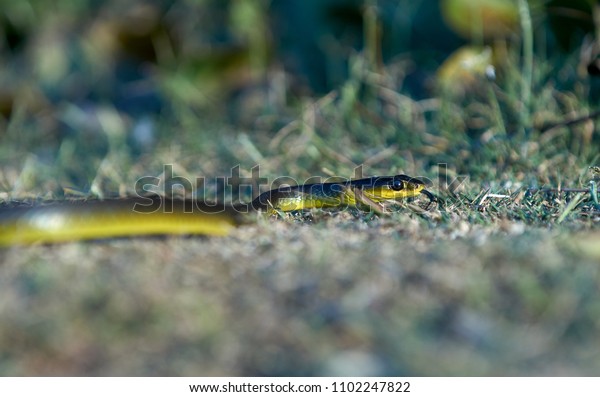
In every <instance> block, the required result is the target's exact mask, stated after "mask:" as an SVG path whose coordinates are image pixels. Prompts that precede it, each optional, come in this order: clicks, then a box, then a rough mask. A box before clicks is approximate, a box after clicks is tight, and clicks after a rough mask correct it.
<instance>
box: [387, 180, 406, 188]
mask: <svg viewBox="0 0 600 397" xmlns="http://www.w3.org/2000/svg"><path fill="white" fill-rule="evenodd" d="M390 187H391V188H392V189H393V190H396V191H399V190H402V189H404V182H402V181H401V180H400V179H394V181H393V182H392V184H391V186H390Z"/></svg>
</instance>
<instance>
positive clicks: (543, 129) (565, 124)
mask: <svg viewBox="0 0 600 397" xmlns="http://www.w3.org/2000/svg"><path fill="white" fill-rule="evenodd" d="M598 116H600V110H596V111H595V112H592V113H590V114H588V115H586V116H581V117H576V118H574V119H568V120H562V121H559V122H557V123H551V124H546V125H545V126H542V127H541V128H540V132H541V133H545V132H548V131H550V130H553V129H554V128H558V127H569V126H572V125H575V124H579V123H583V122H585V121H588V120H593V119H595V118H596V117H598Z"/></svg>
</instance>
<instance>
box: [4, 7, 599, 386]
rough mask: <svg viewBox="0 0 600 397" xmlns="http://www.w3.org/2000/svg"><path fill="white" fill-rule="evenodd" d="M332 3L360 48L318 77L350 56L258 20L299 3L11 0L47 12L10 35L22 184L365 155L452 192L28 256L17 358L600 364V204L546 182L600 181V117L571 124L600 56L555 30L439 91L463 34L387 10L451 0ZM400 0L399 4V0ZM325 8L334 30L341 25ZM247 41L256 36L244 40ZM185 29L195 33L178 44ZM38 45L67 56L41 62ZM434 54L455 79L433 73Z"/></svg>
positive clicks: (384, 168) (348, 161) (93, 368)
mask: <svg viewBox="0 0 600 397" xmlns="http://www.w3.org/2000/svg"><path fill="white" fill-rule="evenodd" d="M308 3H310V4H309V5H308V6H306V7H308V8H307V9H304V11H305V12H306V14H307V15H334V16H335V15H338V16H339V19H337V21H338V23H339V24H338V25H336V26H339V28H338V29H341V32H342V33H340V34H341V35H340V36H336V35H333V36H328V35H327V34H324V36H323V37H325V38H327V37H329V38H330V39H331V37H333V38H336V40H337V41H336V40H334V41H333V42H332V41H325V42H326V43H328V46H329V47H326V48H329V49H331V48H337V49H339V50H340V51H341V50H343V51H342V52H343V55H339V54H337V55H336V53H335V52H333V53H332V54H333V55H332V58H331V59H329V58H327V59H321V58H317V57H314V58H312V57H313V56H314V54H313V53H311V52H306V53H304V52H302V51H300V50H298V51H299V52H298V53H296V56H305V57H306V58H307V59H315V62H318V63H323V62H324V63H325V64H328V65H329V67H330V68H331V70H339V69H340V68H342V69H344V75H343V78H339V77H338V78H337V79H336V78H333V79H332V81H334V82H336V84H335V85H333V86H328V85H327V84H324V85H323V84H321V85H319V84H316V85H314V86H313V85H311V83H310V82H311V81H312V80H315V79H316V80H317V81H318V80H321V81H328V80H330V78H331V76H330V75H327V76H329V77H327V76H326V75H318V76H317V77H315V76H313V77H311V76H309V75H305V74H303V73H302V72H297V73H293V72H292V71H290V70H289V68H288V66H287V65H286V66H281V64H283V63H284V61H283V55H282V53H280V52H278V51H280V50H278V43H279V42H278V41H277V39H278V36H277V34H278V33H279V32H281V34H282V35H283V36H282V37H288V36H285V35H284V33H285V32H284V31H283V30H281V31H279V30H277V28H276V27H277V24H276V23H275V24H274V25H273V26H275V27H272V25H269V24H264V25H261V26H264V30H263V29H258V30H252V29H250V27H252V26H255V25H256V24H258V23H260V21H265V20H268V18H270V17H273V18H275V17H274V16H272V15H271V14H270V13H273V15H276V14H275V11H273V9H270V8H268V7H267V5H266V4H267V3H263V2H242V1H240V2H210V1H207V2H175V3H156V4H151V5H150V6H144V5H143V4H142V3H135V4H134V6H131V7H130V8H128V7H125V8H122V7H124V6H122V5H120V3H114V4H113V3H106V5H104V6H98V5H97V4H96V3H95V2H89V3H87V2H64V3H60V4H62V8H61V12H60V13H55V14H54V15H55V16H54V17H52V18H49V17H45V15H47V14H48V13H49V10H48V9H47V7H49V6H48V5H47V3H42V2H39V3H38V2H22V3H19V4H21V5H19V6H17V5H14V6H13V7H15V8H10V7H9V8H7V9H6V11H5V14H3V15H4V16H3V18H4V19H7V18H8V19H9V20H11V21H13V22H11V23H13V25H15V23H16V22H14V21H15V20H17V21H18V20H19V19H18V18H17V19H15V18H14V16H13V17H12V19H11V18H9V17H10V15H9V14H10V13H11V12H13V13H14V12H17V11H14V10H15V9H16V8H18V7H25V11H21V12H22V13H17V14H18V15H25V16H28V18H29V19H28V18H25V19H23V20H21V25H19V24H16V25H15V26H13V27H14V29H13V30H14V31H15V32H16V33H19V32H22V33H20V34H21V36H19V34H16V33H15V35H16V36H15V37H16V38H19V37H22V40H21V41H19V40H16V39H12V41H10V40H9V41H6V42H5V43H4V44H3V45H4V47H2V51H5V53H10V54H12V55H13V56H12V57H10V58H9V61H7V64H5V65H3V66H5V67H3V69H2V76H0V78H2V79H3V80H4V81H12V82H13V85H12V86H10V85H7V87H15V89H14V90H13V91H11V90H8V89H6V90H3V92H2V94H3V95H5V96H4V97H5V98H9V99H10V101H9V102H10V107H9V110H6V111H5V112H4V114H5V115H6V117H5V119H4V120H3V121H2V129H1V134H2V135H1V136H0V139H1V142H2V144H1V145H0V199H1V200H3V201H11V200H27V199H31V198H62V197H64V195H65V193H64V191H63V189H64V188H66V187H73V188H75V189H79V190H81V191H82V194H84V195H95V196H118V195H121V196H123V195H130V194H133V187H134V185H135V181H136V180H137V179H138V178H140V177H141V176H145V175H153V176H159V177H160V176H161V173H162V172H163V167H164V165H165V164H173V165H174V171H175V173H176V174H177V175H178V176H185V177H188V178H189V179H190V180H195V178H196V177H198V176H204V177H207V178H208V179H209V182H210V178H211V177H217V176H228V175H229V174H230V172H231V169H232V167H235V166H237V165H239V166H240V170H241V171H242V174H243V175H247V176H250V175H251V168H252V167H253V166H255V165H260V169H261V176H264V177H268V178H269V179H270V180H274V179H275V178H277V177H279V176H290V177H292V178H294V179H295V180H298V181H303V180H305V179H307V178H309V177H314V176H323V177H328V176H332V175H337V176H342V177H350V176H353V175H354V174H355V172H356V169H357V167H362V168H361V169H362V172H363V173H364V175H387V174H396V173H407V174H410V175H415V176H417V175H418V176H423V177H427V178H429V179H431V180H433V182H434V187H433V191H434V192H435V193H436V194H438V195H439V197H440V198H441V200H442V202H443V203H444V205H443V207H441V208H440V209H437V210H432V211H429V212H425V213H423V212H422V211H419V210H418V209H417V208H416V207H412V206H409V205H406V204H400V205H398V206H397V208H396V209H397V211H396V212H394V213H392V214H391V215H388V216H379V215H376V214H372V213H361V212H359V211H352V210H350V211H346V212H336V211H313V212H310V213H308V214H291V215H286V216H283V217H279V218H277V219H269V218H267V217H264V216H256V217H255V218H256V219H255V221H256V222H253V223H251V224H250V225H247V226H243V227H240V228H239V229H238V230H236V232H235V233H234V234H233V235H232V236H230V237H227V238H211V237H206V238H179V237H167V238H158V239H131V240H111V241H102V242H91V243H72V244H64V245H57V246H34V247H13V248H7V249H3V250H2V251H1V252H0V254H1V255H0V295H1V297H0V302H2V303H1V306H0V335H1V336H0V373H1V374H3V375H190V376H193V375H342V374H363V375H364V374H366V375H594V374H597V373H598V362H597V360H596V359H595V357H596V356H597V354H598V351H599V350H600V344H599V343H598V341H597V338H596V335H597V333H598V330H599V324H598V320H597V319H598V318H599V317H598V310H599V302H600V300H599V299H598V298H599V296H598V291H597V288H596V287H597V285H598V282H599V280H598V270H597V263H598V259H600V253H599V251H598V249H597V248H596V247H597V241H598V238H599V237H600V235H599V234H598V226H597V225H598V219H599V212H598V208H597V207H598V205H597V204H596V203H594V202H593V200H592V198H591V197H590V196H589V195H588V194H583V195H582V196H580V198H581V202H580V203H578V205H576V206H574V205H573V203H574V202H573V201H572V200H574V199H575V197H574V195H572V194H567V193H552V192H550V193H547V194H546V193H538V194H534V195H527V194H526V192H525V189H527V188H528V187H556V188H558V187H573V188H587V187H588V186H589V185H588V182H589V181H590V180H593V179H594V176H593V175H591V174H589V172H588V167H589V166H592V165H595V164H597V161H598V150H597V148H598V128H597V124H596V122H595V120H594V119H589V120H587V121H585V122H582V123H578V124H574V125H568V126H567V125H561V124H560V123H561V122H562V121H564V120H565V119H567V118H573V117H577V116H584V115H586V114H590V113H592V112H593V111H594V110H595V109H597V108H598V104H597V102H596V99H594V95H593V94H594V88H593V87H594V86H595V85H594V84H597V82H596V81H595V80H594V77H592V76H589V75H587V74H585V73H582V72H581V66H582V64H581V59H580V57H579V54H578V53H572V54H564V53H559V52H552V53H546V52H545V51H543V48H540V47H539V46H536V47H535V48H536V49H537V51H536V52H535V53H534V54H531V55H527V52H523V51H522V49H521V43H522V41H523V40H522V37H521V36H519V35H518V34H516V35H514V36H512V37H510V38H508V39H506V43H507V44H506V45H507V48H508V49H507V50H506V53H505V54H506V60H505V62H503V63H501V65H499V66H498V67H497V79H496V80H489V79H486V78H485V77H484V76H483V75H475V78H474V83H472V84H470V85H465V87H463V88H461V89H463V92H462V93H459V94H458V95H457V94H456V93H455V92H454V93H453V92H446V93H444V92H439V91H436V90H435V89H434V88H433V87H430V88H428V84H430V85H431V84H433V82H435V70H434V68H433V67H432V68H431V70H427V68H424V70H423V71H421V70H420V68H419V67H417V66H416V65H420V64H419V61H420V60H423V59H428V61H427V62H432V63H435V64H436V65H435V66H437V65H438V62H439V61H440V60H441V59H443V57H440V54H445V55H447V52H445V53H444V52H443V51H442V50H440V49H437V50H436V49H432V48H427V49H422V50H418V49H415V48H414V47H409V46H408V44H406V47H401V49H402V50H405V51H406V52H405V53H401V55H398V56H396V57H393V56H391V55H390V54H392V53H393V51H392V50H391V49H390V48H393V45H392V44H389V42H388V41H386V40H390V39H389V34H386V33H385V32H386V30H385V23H386V20H385V18H386V17H387V15H395V16H397V18H399V20H398V21H402V23H403V24H402V25H400V24H399V25H398V26H397V27H396V28H395V29H396V32H398V31H400V32H410V31H412V32H414V31H417V30H418V29H417V28H421V29H422V28H423V26H419V27H417V26H416V22H414V21H421V20H422V19H420V18H424V20H425V21H427V20H428V19H427V18H426V17H425V16H424V15H423V8H424V7H425V6H426V5H428V4H432V3H431V2H429V3H427V2H426V1H424V2H414V4H413V2H411V4H413V6H412V7H413V8H409V9H401V10H400V9H399V8H394V6H395V7H398V5H397V4H394V2H385V1H383V2H369V3H368V4H366V5H367V6H368V7H366V8H365V7H363V6H362V3H360V2H356V3H353V2H348V3H344V2H340V3H339V4H341V6H340V7H339V8H335V10H337V11H336V12H338V11H339V12H338V13H337V14H336V13H333V14H332V13H329V14H327V13H324V14H318V13H317V10H318V8H316V7H317V6H316V5H315V4H316V3H311V2H307V4H308ZM333 3H334V2H332V3H328V4H333ZM357 4H358V6H357ZM399 4H400V3H399ZM423 4H425V6H424V5H423ZM436 4H437V3H436ZM390 6H391V7H392V9H395V10H396V13H385V12H384V11H385V10H387V8H386V7H390ZM261 7H262V8H261ZM310 7H313V8H310ZM369 7H372V8H369ZM425 8H426V7H425ZM532 9H533V10H535V8H534V7H533V6H532ZM357 10H358V11H357ZM374 10H375V11H379V15H380V17H379V18H381V19H378V18H377V17H376V15H377V13H375V14H373V13H372V12H373V11H374ZM399 10H400V11H406V14H404V13H402V12H400V11H399ZM309 11H310V12H309ZM341 11H344V12H341ZM409 11H410V12H409ZM357 13H358V14H357ZM7 15H8V16H7ZM157 15H161V17H157ZM190 15H195V16H197V19H195V18H191V17H190ZM356 15H358V17H359V19H358V20H359V21H360V23H359V25H358V32H359V33H360V35H362V32H363V29H364V30H365V31H366V30H368V29H369V28H373V26H372V25H369V24H367V23H366V22H365V23H363V22H362V21H363V19H362V18H363V17H364V18H367V17H368V16H369V15H370V17H371V18H374V19H373V20H371V23H374V24H375V25H377V23H381V24H382V26H383V28H382V29H383V32H384V33H383V37H381V38H379V39H378V38H377V35H372V36H368V35H367V34H365V36H367V37H370V40H366V41H365V42H363V41H362V40H363V38H362V36H361V38H360V39H357V40H358V41H354V39H353V38H354V37H355V36H354V33H353V32H355V31H356V26H353V25H352V23H351V21H355V20H356ZM373 15H375V17H373ZM406 15H413V16H415V19H414V20H413V22H409V21H408V20H407V17H406ZM417 17H418V18H417ZM533 17H534V18H533V19H534V25H535V26H534V27H535V29H534V31H532V32H530V33H529V34H532V35H533V34H535V35H536V36H535V38H536V40H541V39H540V38H539V35H540V34H541V32H545V31H544V30H543V29H545V27H544V26H542V25H539V24H538V25H536V23H537V22H536V21H537V19H536V18H538V16H536V15H535V14H534V15H533ZM437 18H439V16H437ZM325 20H327V19H325ZM144 21H145V23H146V24H144ZM173 21H175V22H176V25H177V27H178V29H179V30H176V31H177V32H179V33H178V35H179V36H178V35H173V31H172V30H171V29H172V26H171V25H170V23H171V24H173V23H174V22H173ZM327 21H330V20H327ZM378 21H381V22H378ZM394 21H396V20H394ZM42 22H43V23H42ZM134 22H135V23H134ZM280 22H281V21H280ZM36 23H41V27H40V29H39V32H38V33H35V32H36V29H34V28H33V27H34V26H36ZM291 23H292V21H290V24H291ZM294 23H298V22H294ZM322 23H323V25H319V26H318V29H320V31H327V29H328V28H331V27H330V26H328V25H327V24H326V22H322ZM328 23H329V22H328ZM410 23H414V24H415V26H410ZM334 25H335V24H334ZM363 25H364V26H363ZM425 25H427V24H425ZM128 26H142V27H144V26H145V27H146V28H145V29H142V31H143V34H141V33H140V34H132V33H131V32H129V31H128V29H127V28H128ZM292 26H296V25H292ZM58 27H62V29H58ZM86 27H90V28H89V29H88V28H86ZM343 27H347V29H348V30H344V28H343ZM426 27H427V26H425V28H426ZM28 29H30V30H28ZM270 29H272V30H270ZM432 29H433V26H432ZM435 29H441V28H439V27H436V28H435ZM435 29H434V30H435ZM333 30H334V31H335V29H333ZM30 31H31V32H34V33H28V32H30ZM48 32H50V33H52V32H53V34H54V36H52V35H51V36H49V37H51V39H50V40H49V41H48V42H41V44H36V43H38V42H39V38H40V37H45V36H44V35H49V34H50V33H48ZM72 32H78V33H81V32H83V33H82V34H80V35H79V36H74V35H72ZM250 32H253V33H252V34H251V33H250ZM344 32H346V33H344ZM419 32H422V31H421V30H419ZM138 33H139V32H138ZM544 34H549V33H547V32H546V33H544ZM247 35H255V36H252V37H249V38H248V41H245V40H242V39H240V37H242V38H243V37H245V36H247ZM75 37H77V38H75ZM181 37H186V38H189V40H183V41H180V42H179V43H178V44H177V39H178V38H181ZM340 37H341V38H340ZM399 37H400V38H403V37H405V36H402V35H400V36H397V35H396V36H394V35H392V38H393V40H396V41H400V42H402V40H400V39H399ZM36 38H37V39H36ZM288 38H289V37H288ZM342 38H343V39H342ZM338 39H339V40H338ZM15 40H16V41H15ZM95 40H97V41H95ZM114 40H116V42H115V41H114ZM210 40H212V41H210ZM271 40H272V41H273V42H271ZM281 40H283V39H281ZM344 40H346V41H344ZM393 40H392V41H393ZM548 40H549V39H548ZM171 41H173V42H174V43H175V44H174V43H171V44H170V42H171ZM463 41H464V40H463ZM463 41H461V40H460V39H458V38H456V37H454V38H451V43H452V44H453V45H458V44H459V43H461V42H463ZM7 43H8V44H7ZM11 43H12V44H11ZM32 43H33V44H32ZM115 43H117V44H115ZM149 43H150V44H149ZM357 43H358V44H357ZM386 43H387V44H386ZM9 44H10V45H9ZM217 44H219V45H217ZM363 44H364V46H365V48H364V51H362V52H360V51H357V50H356V49H353V48H354V47H353V46H356V45H363ZM104 45H106V46H107V47H103V46H104ZM113 45H116V47H111V46H113ZM386 45H389V46H390V47H386ZM299 46H300V47H302V45H300V44H299ZM443 46H449V44H448V43H444V44H443V45H442V47H443ZM56 47H58V49H57V48H56ZM24 48H27V49H28V50H27V51H22V49H24ZM115 48H116V49H115ZM386 48H387V50H386ZM60 49H62V51H65V52H60ZM452 49H453V48H452ZM142 50H143V51H142ZM45 51H49V52H50V55H48V54H47V53H46V52H45ZM53 51H58V55H59V56H57V57H53V56H51V55H52V53H53ZM103 51H106V52H103ZM111 51H114V52H111ZM386 51H388V55H387V56H386V55H385V53H386ZM40 52H41V53H43V54H45V55H39V53H40ZM65 53H66V54H70V55H69V56H68V57H66V60H65V59H62V56H64V55H65ZM380 53H381V54H383V55H382V58H381V60H384V61H385V62H381V61H380V60H379V59H378V56H379V55H378V54H380ZM35 54H38V55H35ZM111 54H112V55H111ZM436 54H437V56H438V58H436ZM36 56H40V57H41V58H40V59H43V60H45V61H47V62H49V66H47V67H48V69H44V68H45V66H44V65H46V63H40V64H39V66H36V68H38V70H37V71H36V70H32V69H30V68H31V66H32V65H38V63H37V62H35V60H36V59H37V58H36ZM336 56H338V57H339V59H334V58H335V57H336ZM527 56H530V57H532V58H531V59H529V60H528V61H530V62H531V64H532V65H533V70H532V75H531V77H530V78H529V77H524V76H523V75H524V70H525V69H526V68H525V67H524V66H523V65H525V64H526V60H525V59H524V57H527ZM132 58H134V59H137V61H132ZM139 59H142V61H141V62H140V61H139ZM340 60H342V61H340ZM432 60H433V61H432ZM52 62H57V63H52ZM131 62H133V63H131ZM278 62H281V64H278ZM338 62H342V64H341V65H342V66H340V64H338ZM19 65H26V66H24V67H23V69H22V70H23V71H24V73H23V74H21V75H20V74H19V73H17V71H18V70H19V69H18V66H19ZM131 65H134V67H132V66H131ZM345 66H347V68H345ZM122 68H123V69H122ZM415 69H417V72H416V73H415V72H414V71H415ZM57 70H58V71H57ZM61 70H62V73H63V74H60V73H59V72H60V71H61ZM119 70H124V77H123V76H122V75H120V74H119V73H117V72H118V71H119ZM132 70H133V72H132ZM148 70H150V71H151V72H148ZM30 73H31V74H30ZM128 73H133V75H129V74H128ZM421 73H422V74H424V75H427V77H426V78H424V79H425V80H427V81H429V83H423V84H417V86H419V88H418V89H415V88H414V87H413V86H414V84H415V80H416V79H418V78H419V75H420V74H421ZM525 74H526V73H525ZM282 76H283V80H282ZM30 77H31V78H32V79H31V80H28V78H30ZM331 84H333V83H331ZM319 87H320V89H324V88H325V90H324V92H322V93H320V94H318V95H317V94H313V96H307V95H303V94H305V93H310V92H313V93H314V92H318V91H319ZM301 94H302V95H301ZM528 97H530V98H531V100H530V101H528V100H527V99H526V98H528ZM552 123H558V126H557V127H555V128H552V129H550V130H548V131H546V132H542V130H543V128H544V127H545V126H547V125H549V124H552ZM440 164H446V165H447V166H441V165H440ZM457 176H466V177H467V180H466V182H465V183H463V184H462V185H460V187H459V188H458V189H456V190H454V189H452V186H448V185H447V183H446V180H447V181H448V182H450V181H452V180H453V179H454V178H455V177H457ZM165 182H167V181H165ZM209 188H210V189H212V191H214V190H216V189H218V186H216V185H210V183H209ZM244 192H245V197H244V198H245V199H250V198H251V194H250V191H244ZM490 194H491V195H490ZM253 220H254V218H253Z"/></svg>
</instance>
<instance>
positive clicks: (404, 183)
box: [0, 175, 436, 246]
mask: <svg viewBox="0 0 600 397" xmlns="http://www.w3.org/2000/svg"><path fill="white" fill-rule="evenodd" d="M425 187H426V183H425V182H423V181H422V180H421V179H417V178H413V177H410V176H407V175H395V176H379V177H369V178H362V179H350V180H345V181H341V182H327V183H309V184H302V185H295V186H280V187H278V188H276V189H273V190H269V191H266V192H264V193H262V194H260V195H258V196H257V197H256V198H255V199H254V200H252V201H251V202H249V203H235V204H224V203H209V202H206V201H202V200H193V199H176V198H166V197H162V196H159V195H154V196H147V197H146V196H138V197H129V198H114V199H105V200H98V199H93V200H75V201H51V202H49V203H46V202H42V203H38V204H34V205H15V204H10V203H5V204H3V205H0V246H10V245H23V244H34V243H43V244H51V243H62V242H68V241H77V240H100V239H107V238H120V237H133V236H150V235H212V236H226V235H228V234H230V233H231V232H232V231H233V230H234V229H235V228H237V227H238V226H240V225H242V224H244V223H248V213H253V212H267V213H271V214H273V213H277V212H291V211H303V210H307V209H312V208H340V209H341V208H344V207H361V206H367V207H369V206H370V204H372V203H380V202H384V201H388V200H399V199H406V198H411V197H416V196H418V195H420V194H424V195H426V196H427V197H428V198H429V201H430V203H431V202H435V201H436V198H435V196H434V195H433V194H432V193H430V192H429V191H427V190H425Z"/></svg>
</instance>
